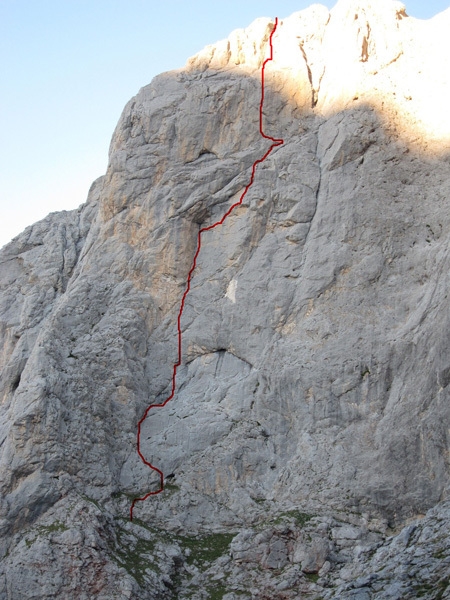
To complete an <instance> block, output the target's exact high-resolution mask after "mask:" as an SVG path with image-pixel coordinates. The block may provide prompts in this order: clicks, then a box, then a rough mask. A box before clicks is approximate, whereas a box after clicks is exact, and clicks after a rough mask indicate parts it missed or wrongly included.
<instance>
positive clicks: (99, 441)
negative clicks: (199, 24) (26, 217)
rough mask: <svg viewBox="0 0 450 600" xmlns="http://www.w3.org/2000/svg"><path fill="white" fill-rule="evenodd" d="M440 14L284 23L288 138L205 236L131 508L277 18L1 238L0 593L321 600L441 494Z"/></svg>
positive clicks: (145, 100)
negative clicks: (91, 171)
mask: <svg viewBox="0 0 450 600" xmlns="http://www.w3.org/2000/svg"><path fill="white" fill-rule="evenodd" d="M449 19H450V13H449V12H448V11H446V12H445V13H442V14H441V15H438V16H437V17H436V18H435V19H433V20H431V21H428V22H421V21H417V20H414V19H412V18H411V17H408V15H407V11H406V10H405V7H404V6H403V5H402V4H400V3H398V2H391V1H388V0H385V1H384V0H383V1H382V2H376V3H375V2H373V3H371V2H358V1H356V0H341V1H340V2H338V4H337V6H336V7H335V8H334V9H333V10H332V11H331V13H330V12H329V11H328V10H327V9H325V7H322V6H320V5H314V6H312V7H311V8H310V9H308V10H306V11H302V12H299V13H296V14H294V15H292V16H291V17H289V18H287V19H282V20H280V23H279V27H278V28H277V31H276V33H275V35H274V38H273V47H274V60H273V62H271V63H270V64H268V65H267V77H266V100H265V103H264V115H263V116H264V127H265V131H266V132H267V133H268V134H269V135H271V136H274V137H276V138H283V139H284V145H283V146H282V147H280V148H277V149H275V150H274V152H273V153H272V154H271V155H270V156H269V157H268V159H267V160H266V161H265V162H264V164H261V165H259V166H258V169H257V174H256V179H255V183H254V185H253V186H252V188H251V191H250V192H249V193H248V195H247V196H246V197H245V199H244V202H243V204H242V207H239V208H238V209H236V211H234V212H233V213H232V214H231V215H230V217H229V218H228V219H227V221H226V223H225V224H224V225H223V226H221V227H220V228H218V229H215V230H214V231H211V232H208V234H205V236H204V239H203V241H202V250H201V255H200V257H199V261H198V267H197V269H196V271H195V274H194V278H193V280H192V290H191V292H190V294H189V296H188V297H187V301H186V308H185V311H184V313H183V321H182V330H183V361H182V365H181V367H180V369H179V375H178V391H177V394H176V397H175V398H174V399H173V401H171V403H170V405H168V406H167V407H166V409H165V410H164V411H163V410H161V411H158V412H155V413H151V414H150V415H149V418H148V419H147V420H146V422H145V424H144V428H143V435H142V451H143V453H144V454H145V456H148V457H149V460H151V462H152V463H153V464H155V465H157V466H158V467H159V468H161V469H162V470H163V472H164V473H165V475H166V477H167V479H166V482H167V490H166V492H165V493H164V494H162V495H159V496H158V497H155V498H153V499H151V501H148V502H145V503H141V504H139V506H138V507H137V508H136V516H137V517H138V519H137V522H135V523H133V524H129V523H128V521H127V516H128V511H129V505H130V498H132V497H135V496H140V495H142V494H143V493H145V492H147V491H148V490H151V489H152V486H153V487H154V486H157V480H156V478H155V476H154V474H152V472H151V471H150V470H149V469H148V468H147V467H145V465H143V464H142V463H141V461H140V460H139V457H138V455H137V453H136V424H137V421H138V420H139V419H140V417H141V416H142V414H143V412H144V410H145V408H146V407H147V406H148V405H149V404H151V403H154V402H161V401H162V400H163V399H164V398H165V397H167V395H168V390H169V391H170V386H171V377H172V365H173V363H174V361H175V360H176V357H177V335H176V333H177V330H176V317H177V313H178V309H179V303H180V299H181V297H182V294H183V291H184V289H185V288H184V286H185V283H186V277H187V273H188V271H189V269H190V266H191V263H192V257H193V254H194V252H195V248H196V241H197V233H198V230H199V228H200V227H207V226H208V225H209V224H211V223H214V222H215V221H217V220H218V219H220V217H221V215H223V214H224V212H225V211H226V210H227V207H228V206H230V205H231V204H232V203H233V202H235V201H236V199H237V198H239V197H240V195H241V194H242V191H243V189H244V188H245V186H246V185H247V184H248V181H249V175H250V171H251V166H252V164H253V163H254V161H255V160H256V159H258V158H259V157H260V156H262V155H263V154H264V152H265V150H266V149H267V147H268V142H267V140H263V139H262V138H261V136H260V133H259V108H258V107H259V101H260V89H261V87H260V85H261V84H260V73H261V65H262V62H263V60H264V59H265V57H266V56H267V52H268V48H267V46H268V44H267V43H268V39H269V35H270V32H271V31H272V28H273V21H271V20H270V19H259V20H257V21H256V22H255V23H254V24H252V25H251V26H250V27H249V28H248V29H246V30H239V31H237V32H234V33H233V34H232V35H231V36H230V38H229V39H228V40H225V41H222V42H219V43H218V44H216V45H214V46H210V47H207V48H206V49H205V50H203V51H202V52H200V53H199V54H198V55H196V56H195V57H193V58H192V59H190V60H189V61H188V63H187V65H186V67H185V68H184V69H181V70H179V71H174V72H170V73H165V74H162V75H160V76H158V77H157V78H155V79H154V80H153V82H152V83H151V84H150V85H148V86H146V87H144V88H143V89H142V90H141V91H140V92H139V93H138V94H137V96H136V97H134V98H133V99H132V100H131V101H130V102H129V103H128V105H127V106H126V107H125V109H124V112H123V114H122V116H121V119H120V121H119V123H118V125H117V128H116V130H115V132H114V135H113V139H112V142H111V149H110V161H109V166H108V171H107V173H106V175H105V176H104V177H102V178H100V179H99V180H97V181H96V182H95V183H94V184H93V186H92V189H91V192H90V195H89V198H88V201H87V203H86V204H85V205H84V206H83V207H81V208H80V209H79V210H78V211H72V212H70V213H58V214H54V215H50V216H49V217H48V218H47V219H45V220H44V221H41V222H40V223H38V224H36V225H33V226H32V227H31V228H28V229H27V230H26V231H25V232H24V233H23V234H21V235H20V236H18V238H16V239H15V240H13V242H11V243H10V244H9V245H8V246H6V247H5V248H4V249H3V250H2V253H1V256H0V261H1V263H0V269H1V279H0V282H1V287H2V291H1V294H2V295H1V300H0V309H1V317H0V335H1V344H2V346H1V348H2V350H1V353H0V357H1V369H2V378H1V389H0V398H1V400H2V404H1V426H0V427H1V428H0V435H1V441H0V468H1V473H2V477H1V482H0V485H1V521H0V527H1V532H2V551H3V555H4V556H5V558H4V559H3V561H2V571H1V573H2V575H1V577H2V578H1V579H0V582H1V583H0V597H4V598H22V597H25V598H32V597H36V598H51V597H68V598H72V597H74V598H75V597H77V598H78V597H79V598H81V597H89V598H94V597H95V598H116V597H117V598H122V597H133V598H134V597H138V596H139V597H148V598H153V597H158V598H163V597H189V596H188V595H186V596H183V594H188V591H189V586H188V584H187V583H186V582H185V583H180V582H183V581H185V579H183V578H186V577H187V576H188V575H187V574H190V576H191V577H194V581H195V578H196V577H197V579H198V582H197V583H198V586H197V587H198V589H197V591H196V592H195V593H197V594H199V595H198V596H193V597H198V598H202V597H205V598H206V597H209V596H208V595H202V594H207V593H209V592H208V591H207V589H209V588H208V586H210V585H212V584H211V581H215V580H214V577H215V576H216V575H217V573H220V572H223V573H224V577H225V574H226V577H227V578H228V579H229V580H230V581H234V583H233V585H234V586H235V588H234V589H235V590H238V591H239V590H241V591H245V590H247V592H248V593H249V594H253V596H254V597H258V598H263V597H267V596H264V594H269V596H268V597H273V598H275V597H280V598H281V597H283V598H284V597H286V598H289V597H293V598H294V597H299V596H298V594H300V593H303V594H311V597H314V594H316V596H317V594H323V593H325V592H324V589H325V588H326V586H327V585H328V584H330V582H331V581H335V582H336V581H337V582H338V583H340V584H342V585H344V583H343V582H345V581H346V575H345V573H340V572H339V569H341V570H342V564H343V563H346V564H347V563H348V564H349V565H350V564H353V563H352V560H354V556H357V557H359V556H360V555H361V552H360V554H357V553H356V554H355V555H353V554H351V553H350V554H349V551H347V550H346V548H350V547H351V548H353V547H354V546H358V547H363V546H364V544H365V547H367V548H372V550H373V551H375V550H374V548H376V547H377V545H380V544H384V543H385V542H384V541H383V540H384V537H385V536H386V533H389V532H391V533H393V532H395V529H389V527H390V528H396V527H399V526H401V525H403V524H405V522H406V521H407V520H408V519H411V518H417V517H420V516H422V515H423V514H424V513H425V512H426V511H427V510H428V509H431V508H432V507H434V506H435V505H438V503H439V502H443V501H445V498H446V491H447V488H448V477H449V422H450V421H449V419H450V415H449V410H450V409H449V398H448V384H449V383H450V360H449V358H448V357H449V341H448V336H447V334H446V331H447V329H448V318H449V317H448V315H449V300H448V297H447V296H448V293H447V288H448V272H449V256H448V239H449V233H450V232H449V226H450V219H449V214H450V213H449V210H448V199H449V191H450V189H449V188H450V183H449V182H450V178H449V142H450V120H449V117H448V114H447V112H448V111H447V109H446V107H447V106H448V99H449V94H448V77H447V76H446V71H445V64H446V60H447V58H448V57H449V55H450V52H449V42H448V41H447V39H448V36H447V35H446V33H445V32H446V31H447V27H448V25H449ZM444 505H445V502H444V504H440V505H439V506H443V507H444ZM435 510H438V509H435ZM442 510H444V508H443V509H442ZM433 514H434V513H433ZM433 514H431V516H429V517H427V518H428V519H431V521H432V520H433V519H435V521H432V522H433V523H434V525H430V528H431V529H430V530H433V531H435V532H436V539H437V538H438V537H439V535H438V533H439V531H440V529H439V527H440V526H439V525H436V523H437V522H439V519H438V518H437V517H433ZM439 514H440V513H439ZM442 514H444V513H442ZM302 515H303V516H302ZM436 519H437V521H436ZM277 520H278V521H277ZM431 521H430V522H431ZM280 523H281V525H280ZM308 523H309V525H308ZM257 526H259V527H265V529H264V531H265V532H266V533H265V534H264V535H266V538H267V539H266V538H264V539H263V538H261V539H259V538H258V539H257V540H256V541H255V539H254V535H256V533H255V532H254V530H253V529H252V528H254V527H257ZM155 527H156V528H157V529H154V528H155ZM305 527H306V528H307V527H310V529H309V530H308V531H309V533H308V534H307V535H308V536H309V537H310V539H312V542H311V543H310V542H308V540H307V537H306V534H305V533H304V528H305ZM352 527H353V529H352ZM433 527H434V529H433ZM158 528H159V529H158ZM283 528H284V529H283ZM286 528H287V529H286ZM349 528H350V529H349ZM163 531H164V532H165V533H162V532H163ZM302 531H303V533H302ZM252 532H253V533H252ZM283 532H284V533H283ZM333 532H334V533H333ZM405 535H406V534H403V536H405ZM408 535H409V536H410V535H412V533H411V534H408ZM196 536H197V537H196ZM198 536H200V538H199V537H198ZM201 536H203V537H201ZM205 536H209V537H205ZM214 536H216V537H214ZM221 536H222V537H221ZM227 536H229V538H228V537H227ZM246 536H247V537H246ZM252 536H253V537H252ZM302 536H303V537H302ZM263 537H264V536H263ZM419 537H420V536H419ZM419 537H418V538H417V539H418V540H419ZM232 538H233V542H232V545H231V549H232V550H231V559H230V558H229V557H228V560H232V561H234V563H233V565H234V566H233V568H234V569H235V570H234V571H233V573H234V575H233V576H232V575H230V573H231V571H230V572H227V571H226V564H228V563H226V561H225V562H224V560H225V559H224V556H225V558H226V553H227V548H228V545H229V542H230V540H231V539H232ZM199 539H200V540H203V542H204V544H205V547H207V549H208V548H209V549H210V546H212V547H214V548H216V553H217V555H214V553H213V554H212V555H208V558H205V555H204V554H202V553H201V544H200V542H198V540H199ZM403 539H406V538H405V537H403V538H400V541H397V542H396V543H397V544H400V545H401V543H402V541H401V540H403ZM407 539H408V540H409V539H410V537H408V538H407ZM411 539H412V538H411ZM433 539H434V538H433ZM205 540H207V541H205ZM203 542H202V543H203ZM416 542H417V544H419V545H420V540H419V541H417V540H416ZM416 542H415V543H416ZM386 543H388V542H386ZM408 543H409V542H405V544H406V545H405V547H406V546H407V544H408ZM196 544H197V545H196ZM199 544H200V546H199ZM221 544H222V545H221ZM258 544H259V546H258ZM308 544H309V545H308ZM371 544H372V546H371ZM447 547H448V545H446V546H445V547H443V548H440V549H438V551H436V552H435V553H436V554H438V553H439V552H444V551H445V552H447V550H446V549H447ZM57 548H58V550H56V549H57ZM199 548H200V550H199ZM258 548H259V550H258ZM397 548H400V546H397ZM402 548H403V547H402ZM255 549H256V550H255ZM189 552H190V553H189ZM252 552H253V554H252ZM346 552H347V553H346ZM352 552H353V550H352ZM355 552H356V550H355ZM398 552H400V550H398ZM192 553H193V554H192ZM196 553H197V554H196ZM189 556H194V557H195V560H194V558H192V561H191V563H190V562H189V560H190V559H189ZM199 557H200V558H199ZM201 557H203V559H202V558H201ZM283 557H284V558H283ZM363 558H364V557H363ZM210 559H211V560H210ZM202 560H203V563H202ZM216 560H222V563H220V564H219V563H215V562H214V561H216ZM361 560H362V559H361ZM364 560H365V559H364ZM374 560H375V559H374ZM382 560H383V554H381V558H380V561H382ZM308 561H309V562H308ZM230 564H231V563H230ZM249 564H250V565H253V564H255V565H257V564H259V565H260V567H261V568H262V569H263V572H264V573H265V574H266V575H267V576H266V575H264V577H263V576H262V575H261V576H259V575H258V571H257V570H256V571H255V573H256V574H255V575H253V574H251V573H253V572H252V571H251V569H250V567H248V566H245V565H249ZM326 564H328V565H329V567H326V568H325V571H322V574H321V580H320V582H319V583H321V586H319V585H317V583H315V582H314V581H311V580H310V579H308V578H307V577H306V575H307V574H308V569H309V574H311V573H312V574H315V573H317V572H318V571H319V569H323V567H324V565H326ZM364 564H366V563H364ZM379 564H381V562H380V563H379ZM192 565H194V566H192ZM202 565H203V566H202ZM205 565H206V566H205ZM211 565H212V566H211ZM236 565H241V566H240V567H239V566H236ZM242 565H244V566H242ZM308 565H312V566H310V567H308ZM339 565H340V566H339ZM194 567H195V568H194ZM206 567H207V568H206ZM251 568H253V567H251ZM371 568H372V567H371ZM377 568H378V570H380V569H381V567H380V566H378V567H377ZM427 568H428V572H429V573H431V572H436V573H438V575H437V576H436V577H438V579H439V578H441V579H442V580H443V581H444V580H445V577H446V576H447V575H448V574H446V572H445V569H444V570H443V571H442V565H441V563H440V562H439V561H437V562H436V565H435V566H432V567H430V565H428V567H427ZM434 568H435V569H437V570H436V571H433V569H434ZM189 569H191V571H189ZM195 569H197V571H195ZM208 569H210V571H208ZM211 569H212V570H211ZM224 569H225V570H224ZM230 569H231V567H230ZM239 569H241V570H239ZM249 569H250V570H249ZM255 569H256V567H255ZM286 569H287V571H286ZM327 569H328V570H327ZM439 569H441V570H439ZM363 570H364V569H363ZM441 571H442V572H441ZM286 572H288V574H287V575H286ZM289 573H290V575H289ZM339 573H340V574H339ZM358 573H359V572H358V570H357V568H356V567H354V566H353V567H352V568H350V567H348V570H347V578H348V580H352V578H353V579H355V578H356V577H357V576H358ZM338 574H339V575H338ZM233 577H234V579H233ZM327 577H328V579H327ZM333 577H334V579H333ZM277 578H278V579H277ZM336 578H338V579H336ZM219 579H220V578H219ZM391 580H392V577H391V575H389V573H388V574H387V575H386V581H391ZM273 581H275V583H273ZM283 581H285V582H286V581H287V582H288V583H287V584H286V586H285V587H284V588H283V587H281V588H280V589H278V588H277V587H276V586H279V585H282V584H283ZM405 581H406V580H405ZM423 581H424V584H423V585H428V584H427V580H426V578H425V579H424V580H423ZM289 582H290V583H289ZM214 585H215V584H214ZM330 585H331V584H330ZM364 585H365V584H364ZM383 585H384V584H383ZM386 585H388V584H386ZM405 585H406V584H405ZM411 585H412V586H413V585H415V584H414V580H413V583H411ZM177 586H178V587H177ZM183 586H184V587H183ZM186 586H187V587H186ZM239 586H241V587H239ZM252 586H253V587H252ZM271 586H272V587H271ZM273 586H275V587H273ZM302 586H303V587H302ZM363 587H364V586H363ZM366 587H367V586H366ZM225 588H226V586H225ZM225 588H224V590H225ZM227 589H228V588H227ZM230 589H231V588H230ZM251 589H253V590H257V591H254V592H251V591H249V590H251ZM368 589H369V588H368ZM380 589H381V588H380ZM383 589H384V588H383ZM411 589H413V588H411ZM442 589H444V588H443V587H442ZM258 590H259V591H258ZM267 590H269V591H267ZM270 590H271V591H270ZM274 590H275V591H274ZM276 590H278V591H276ZM286 590H287V591H286ZM191 591H192V590H191ZM225 591H226V590H225ZM225 591H224V592H223V593H224V594H225ZM416 591H417V590H416ZM425 591H426V590H425ZM229 593H230V594H232V593H234V592H232V591H229ZM236 593H237V592H236ZM345 593H346V592H345ZM364 593H365V592H364ZM367 593H368V594H372V593H375V594H376V593H381V592H379V591H377V590H376V589H374V590H371V589H369V591H368V592H367ZM408 593H409V592H408ZM411 593H413V592H411ZM1 594H3V596H2V595H1ZM52 594H53V595H52ZM83 594H84V596H83ZM258 594H259V595H258ZM276 594H279V595H278V596H277V595H276ZM283 594H287V595H285V596H283ZM295 594H297V595H295ZM342 594H344V591H342ZM233 597H234V596H227V598H229V599H231V598H233ZM306 597H307V596H306ZM327 597H328V596H327ZM330 597H331V596H330ZM339 597H346V596H344V595H341V596H339ZM349 597H350V596H349ZM367 597H368V598H369V597H371V596H370V595H369V596H367ZM374 597H377V596H374ZM378 597H381V596H378ZM386 597H387V596H386ZM405 597H406V596H405ZM411 597H413V596H411ZM429 597H430V598H431V597H432V596H429ZM361 598H362V596H361Z"/></svg>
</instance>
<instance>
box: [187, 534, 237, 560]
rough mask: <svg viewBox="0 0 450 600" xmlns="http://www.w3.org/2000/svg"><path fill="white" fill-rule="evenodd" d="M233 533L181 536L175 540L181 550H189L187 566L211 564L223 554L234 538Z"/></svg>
mask: <svg viewBox="0 0 450 600" xmlns="http://www.w3.org/2000/svg"><path fill="white" fill-rule="evenodd" d="M234 535H235V534H234V533H211V534H210V535H205V536H182V537H179V538H177V539H178V541H179V543H180V544H181V546H182V547H183V548H189V550H190V551H191V552H190V555H189V556H188V557H187V562H188V563H189V564H197V565H201V564H203V563H212V562H214V561H215V560H217V559H218V558H220V557H221V556H223V555H224V554H225V553H227V552H228V549H229V547H230V544H231V540H232V539H233V538H234Z"/></svg>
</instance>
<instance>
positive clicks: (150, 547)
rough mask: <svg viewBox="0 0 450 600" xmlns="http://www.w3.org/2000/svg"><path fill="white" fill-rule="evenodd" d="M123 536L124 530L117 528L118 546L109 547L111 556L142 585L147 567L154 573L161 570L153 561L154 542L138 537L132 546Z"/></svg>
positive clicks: (144, 582)
mask: <svg viewBox="0 0 450 600" xmlns="http://www.w3.org/2000/svg"><path fill="white" fill-rule="evenodd" d="M125 536H126V532H125V530H123V529H120V528H118V529H117V539H118V547H116V548H111V551H112V552H111V557H112V558H113V559H114V560H115V561H116V563H117V564H118V565H119V566H120V567H123V568H124V569H125V570H126V571H127V573H129V574H130V575H131V576H132V577H133V578H134V579H135V580H136V581H137V582H138V584H139V585H140V586H141V587H143V586H145V584H146V581H145V572H146V571H147V570H148V569H149V570H151V571H154V572H156V573H160V572H161V570H160V568H159V567H158V565H157V564H156V563H155V562H154V561H153V555H152V553H153V551H154V549H155V542H154V541H152V540H151V541H150V540H143V539H139V540H137V542H136V544H135V545H134V547H130V545H129V543H128V540H126V539H125Z"/></svg>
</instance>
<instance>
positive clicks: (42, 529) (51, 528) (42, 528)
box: [25, 521, 69, 548]
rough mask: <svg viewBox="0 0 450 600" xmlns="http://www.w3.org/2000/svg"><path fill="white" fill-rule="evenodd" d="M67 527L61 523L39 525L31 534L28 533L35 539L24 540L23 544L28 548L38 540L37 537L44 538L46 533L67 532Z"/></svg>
mask: <svg viewBox="0 0 450 600" xmlns="http://www.w3.org/2000/svg"><path fill="white" fill-rule="evenodd" d="M68 529H69V528H68V527H67V526H66V525H64V523H62V522H61V521H55V522H54V523H51V524H50V525H39V526H38V527H36V529H34V530H32V532H30V533H34V534H35V537H33V538H31V539H30V538H25V544H26V545H27V547H28V548H30V547H31V546H32V545H33V544H34V542H35V541H36V540H37V539H38V537H40V536H44V535H45V534H48V533H56V532H58V531H61V532H62V531H68Z"/></svg>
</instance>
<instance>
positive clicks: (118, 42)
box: [0, 0, 450, 246]
mask: <svg viewBox="0 0 450 600" xmlns="http://www.w3.org/2000/svg"><path fill="white" fill-rule="evenodd" d="M312 3H313V2H310V1H304V0H295V1H293V0H284V1H283V0H258V1H257V0H227V1H226V2H221V3H219V2H214V3H213V2H211V0H198V1H195V0H192V1H187V0H185V1H182V0H178V1H177V0H165V1H161V0H158V1H154V0H0V59H1V73H2V75H1V78H0V128H1V136H0V246H2V245H3V244H5V243H6V242H8V241H9V239H11V238H12V237H13V236H14V235H17V234H18V233H20V231H22V230H23V229H24V228H25V227H26V226H27V225H29V224H31V223H33V222H34V221H36V220H38V219H40V218H43V217H44V216H45V215H46V214H48V213H49V212H51V211H55V210H64V209H72V208H76V207H77V206H79V205H80V204H81V203H82V202H84V201H85V199H86V195H87V191H88V189H89V186H90V184H91V182H92V181H93V180H94V179H95V178H96V177H98V176H100V175H102V174H103V173H104V172H105V170H106V164H107V155H108V146H109V142H110V139H111V135H112V132H113V130H114V127H115V125H116V123H117V120H118V118H119V116H120V113H121V111H122V108H123V107H124V105H125V103H126V102H127V101H128V100H129V99H130V98H131V97H132V96H133V95H134V94H136V93H137V92H138V90H139V88H141V87H142V86H143V85H146V84H147V83H149V82H150V81H151V79H152V78H153V77H154V76H155V75H156V74H157V73H160V72H162V71H167V70H170V69H175V68H179V67H182V66H183V65H184V64H185V62H186V59H187V58H188V57H189V56H192V55H193V54H195V53H196V52H198V51H199V50H201V49H202V48H203V47H204V46H205V45H206V44H210V43H214V42H215V41H217V40H219V39H223V38H225V37H227V36H228V35H229V33H230V32H231V31H232V30H233V29H236V28H238V27H246V26H247V25H249V24H250V23H251V22H252V21H253V20H254V19H255V18H257V17H261V16H272V17H274V16H278V17H281V18H282V17H286V16H288V15H290V14H291V13H293V12H295V11H297V10H302V9H303V8H306V7H307V6H309V5H310V4H312ZM321 3H322V4H324V5H325V6H327V7H328V8H332V7H333V6H334V4H335V2H334V1H333V2H328V1H323V2H321ZM449 5H450V0H427V1H426V2H425V1H424V0H411V1H410V2H407V3H406V8H407V12H408V14H410V15H411V16H414V17H417V18H423V19H426V18H430V17H432V16H434V15H435V14H437V13H438V12H440V11H442V10H445V9H446V8H448V7H449Z"/></svg>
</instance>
